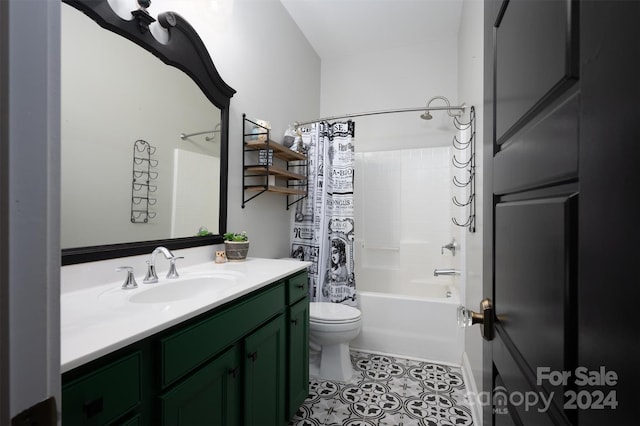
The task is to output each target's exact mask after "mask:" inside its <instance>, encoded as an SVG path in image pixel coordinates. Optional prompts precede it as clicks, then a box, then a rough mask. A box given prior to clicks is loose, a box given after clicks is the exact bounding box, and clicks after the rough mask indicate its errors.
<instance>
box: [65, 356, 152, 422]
mask: <svg viewBox="0 0 640 426" xmlns="http://www.w3.org/2000/svg"><path fill="white" fill-rule="evenodd" d="M140 364H141V353H140V351H135V352H134V353H132V354H130V355H126V356H123V357H121V358H119V359H117V360H114V361H112V362H109V363H107V364H104V365H102V366H100V367H98V368H96V370H95V371H92V372H90V373H87V374H85V375H83V376H82V377H79V378H76V379H75V380H71V381H70V382H68V383H63V386H62V396H63V398H62V412H63V414H64V415H63V420H64V424H65V425H105V424H111V423H112V422H114V421H115V420H116V419H118V418H119V417H122V416H123V415H124V414H126V413H127V412H129V411H130V410H132V409H134V408H136V407H138V406H139V404H140V403H141V400H142V392H141V383H140ZM119 424H124V422H123V423H119Z"/></svg>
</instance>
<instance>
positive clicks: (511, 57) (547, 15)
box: [495, 0, 577, 143]
mask: <svg viewBox="0 0 640 426" xmlns="http://www.w3.org/2000/svg"><path fill="white" fill-rule="evenodd" d="M504 5H505V7H504V8H503V14H502V17H501V19H500V20H499V22H498V28H497V31H496V46H495V48H496V53H497V55H496V62H495V63H496V87H495V90H496V92H495V93H496V135H497V140H498V143H501V142H503V141H505V140H506V138H505V136H508V135H506V134H507V131H509V129H511V128H512V127H513V126H514V125H515V124H516V123H518V122H523V121H526V118H527V114H528V113H529V112H530V111H531V110H532V109H533V107H534V106H536V104H538V103H540V102H541V101H542V100H543V99H545V98H554V97H555V96H554V95H555V94H556V92H559V93H562V91H563V90H564V89H563V83H566V82H567V81H568V80H570V79H571V78H573V77H574V74H575V72H574V71H573V70H574V68H575V65H576V64H575V60H574V52H575V51H577V45H576V46H570V44H571V42H572V38H571V35H572V31H575V30H574V28H573V27H572V25H571V24H572V21H571V19H570V17H571V16H572V12H573V11H572V8H571V6H572V2H571V1H569V0H545V1H529V0H511V1H510V2H505V3H504Z"/></svg>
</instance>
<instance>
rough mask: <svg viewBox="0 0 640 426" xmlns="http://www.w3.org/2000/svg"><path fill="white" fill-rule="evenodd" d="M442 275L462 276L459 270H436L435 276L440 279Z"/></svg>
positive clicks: (434, 271)
mask: <svg viewBox="0 0 640 426" xmlns="http://www.w3.org/2000/svg"><path fill="white" fill-rule="evenodd" d="M440 275H460V271H458V270H457V269H434V270H433V276H434V277H438V276H440Z"/></svg>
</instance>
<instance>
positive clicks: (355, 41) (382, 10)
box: [280, 0, 463, 59]
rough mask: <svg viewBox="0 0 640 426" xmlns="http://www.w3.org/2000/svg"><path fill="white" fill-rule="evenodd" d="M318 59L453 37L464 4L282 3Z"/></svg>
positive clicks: (414, 0)
mask: <svg viewBox="0 0 640 426" xmlns="http://www.w3.org/2000/svg"><path fill="white" fill-rule="evenodd" d="M280 1H281V2H282V4H283V5H284V7H285V8H286V9H287V11H288V12H289V14H290V15H291V17H292V18H293V20H294V21H295V22H296V24H297V25H298V27H300V29H301V30H302V32H303V33H304V35H305V36H306V37H307V40H309V43H311V46H313V48H314V49H315V51H316V53H317V54H318V55H319V56H320V58H322V59H325V58H329V57H337V56H344V55H348V54H353V53H356V52H363V51H369V52H371V51H377V50H384V49H391V48H396V47H401V46H410V45H415V44H419V43H425V42H429V41H436V40H442V39H445V38H449V37H457V34H458V27H459V24H460V14H461V10H462V1H463V0H280Z"/></svg>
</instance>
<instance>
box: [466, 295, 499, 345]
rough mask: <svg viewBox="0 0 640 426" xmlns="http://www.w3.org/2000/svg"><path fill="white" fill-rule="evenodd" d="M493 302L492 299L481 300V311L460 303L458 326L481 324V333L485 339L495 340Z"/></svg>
mask: <svg viewBox="0 0 640 426" xmlns="http://www.w3.org/2000/svg"><path fill="white" fill-rule="evenodd" d="M493 321H494V315H493V303H492V302H491V299H483V300H482V301H481V302H480V312H474V311H472V310H471V309H467V308H466V307H464V306H462V305H460V306H458V327H471V326H472V325H473V324H480V334H482V337H483V338H484V339H485V340H493Z"/></svg>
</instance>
